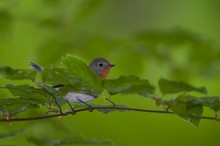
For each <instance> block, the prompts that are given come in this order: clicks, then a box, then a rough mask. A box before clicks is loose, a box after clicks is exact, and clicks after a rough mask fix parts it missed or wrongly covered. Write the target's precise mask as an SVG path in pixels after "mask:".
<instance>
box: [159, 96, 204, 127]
mask: <svg viewBox="0 0 220 146" xmlns="http://www.w3.org/2000/svg"><path fill="white" fill-rule="evenodd" d="M163 103H164V104H165V105H167V106H168V107H169V109H171V110H172V111H173V112H174V113H176V114H177V115H179V116H180V117H181V118H183V119H184V120H186V121H188V122H190V123H191V124H193V125H195V126H199V123H200V120H201V117H202V113H203V105H202V102H201V100H200V99H199V98H195V97H192V96H189V95H184V94H183V95H180V96H178V97H177V98H173V99H170V100H165V101H163Z"/></svg>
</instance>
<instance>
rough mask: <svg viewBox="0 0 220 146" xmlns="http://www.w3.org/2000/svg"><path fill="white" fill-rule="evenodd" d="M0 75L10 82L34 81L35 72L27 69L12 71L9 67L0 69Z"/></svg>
mask: <svg viewBox="0 0 220 146" xmlns="http://www.w3.org/2000/svg"><path fill="white" fill-rule="evenodd" d="M0 75H1V76H2V77H4V78H6V79H10V80H24V79H28V80H35V77H36V71H33V70H28V69H12V68H11V67H9V66H2V67H0Z"/></svg>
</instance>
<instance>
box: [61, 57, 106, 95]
mask: <svg viewBox="0 0 220 146" xmlns="http://www.w3.org/2000/svg"><path fill="white" fill-rule="evenodd" d="M62 63H63V65H64V66H65V69H66V70H67V72H69V73H70V74H72V75H73V76H76V77H78V78H79V79H81V85H82V86H84V87H87V88H91V89H93V90H96V91H97V92H100V93H101V92H102V90H103V88H102V80H101V79H100V78H99V77H98V76H97V75H96V74H95V73H94V72H93V71H92V70H91V69H90V67H89V66H88V64H86V62H85V61H84V60H83V59H82V58H79V57H77V56H73V55H70V54H67V55H66V56H65V57H63V59H62Z"/></svg>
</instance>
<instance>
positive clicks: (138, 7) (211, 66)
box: [0, 0, 220, 146]
mask: <svg viewBox="0 0 220 146" xmlns="http://www.w3.org/2000/svg"><path fill="white" fill-rule="evenodd" d="M219 6H220V1H218V0H193V1H192V0H111V1H110V0H109V1H105V0H0V64H1V65H9V66H11V67H14V68H28V67H29V62H30V61H35V62H38V63H40V64H41V65H43V66H47V65H49V64H52V63H54V64H56V63H59V61H60V58H61V56H63V55H65V54H66V53H71V54H74V55H77V56H80V57H82V58H84V59H85V60H86V61H87V62H90V61H91V60H92V59H93V58H95V57H99V56H101V57H104V58H106V59H108V60H109V61H110V62H112V63H114V64H116V67H115V68H114V69H112V71H111V73H110V76H109V78H117V77H119V76H120V75H130V74H133V75H137V76H140V77H141V78H146V79H148V80H149V81H150V82H151V83H152V84H153V85H155V86H156V87H158V86H157V82H158V80H159V79H160V78H161V77H164V78H167V79H172V80H180V81H184V82H187V83H190V84H192V85H195V86H206V87H207V89H208V91H209V93H208V94H209V95H220V93H219V82H220V77H219V74H220V68H219V63H220V44H219V40H220V29H219V26H220V18H219V14H220V9H219ZM9 82H11V81H8V80H4V79H0V84H1V85H4V84H6V83H9ZM156 94H158V95H159V96H161V93H160V92H159V90H158V88H157V91H156ZM4 96H6V93H2V91H1V96H0V97H4ZM199 96H203V95H199ZM165 98H169V97H165ZM112 99H113V101H115V102H116V103H121V104H127V105H129V106H133V107H140V108H147V109H160V108H158V107H156V106H155V104H154V103H153V101H151V100H149V99H146V98H143V97H140V96H137V95H126V96H119V95H118V96H114V97H112ZM103 102H104V101H103V99H97V100H96V101H94V103H98V104H102V103H103ZM40 112H42V111H30V112H28V115H29V116H30V115H32V116H33V115H35V114H39V113H40ZM205 114H206V115H208V116H214V113H212V112H211V111H209V110H208V109H205ZM56 122H57V119H48V120H40V121H31V122H30V121H29V122H14V123H12V126H11V127H10V126H9V125H8V123H0V133H1V134H2V133H8V132H10V131H16V130H20V129H26V130H27V131H28V132H24V133H22V132H21V134H18V135H16V136H9V137H6V138H0V145H16V144H17V145H22V146H26V145H27V146H32V145H34V144H31V143H29V142H27V141H26V137H28V136H30V135H36V136H40V137H48V138H54V139H56V138H57V139H62V138H66V137H70V136H71V135H76V134H83V135H85V136H86V137H94V138H97V139H100V140H101V139H111V140H112V141H113V142H114V143H115V144H116V145H118V146H133V145H139V146H144V145H155V146H157V145H164V146H168V145H169V146H170V145H178V146H185V145H188V146H194V145H200V146H207V145H211V146H219V145H220V139H219V134H220V123H219V122H215V121H207V120H202V121H201V124H200V127H194V126H192V125H191V124H189V123H187V122H185V121H183V120H182V119H180V118H179V117H178V116H175V115H161V114H151V113H138V112H112V113H110V114H107V115H105V114H102V113H99V112H96V111H94V112H92V113H89V112H84V113H80V114H77V115H75V116H68V117H64V118H62V120H61V123H60V124H59V125H57V124H56Z"/></svg>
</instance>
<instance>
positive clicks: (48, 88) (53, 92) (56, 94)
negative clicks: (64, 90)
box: [43, 84, 67, 106]
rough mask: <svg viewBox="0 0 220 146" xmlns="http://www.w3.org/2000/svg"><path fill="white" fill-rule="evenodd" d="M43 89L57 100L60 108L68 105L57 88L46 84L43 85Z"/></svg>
mask: <svg viewBox="0 0 220 146" xmlns="http://www.w3.org/2000/svg"><path fill="white" fill-rule="evenodd" d="M43 88H44V90H45V91H46V92H47V93H48V94H49V95H51V96H52V97H53V98H54V99H55V100H56V102H57V104H58V106H62V105H64V104H66V103H67V102H66V100H65V99H64V98H63V96H62V95H60V94H59V92H58V90H56V89H55V88H53V87H51V86H49V85H46V84H43Z"/></svg>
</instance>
